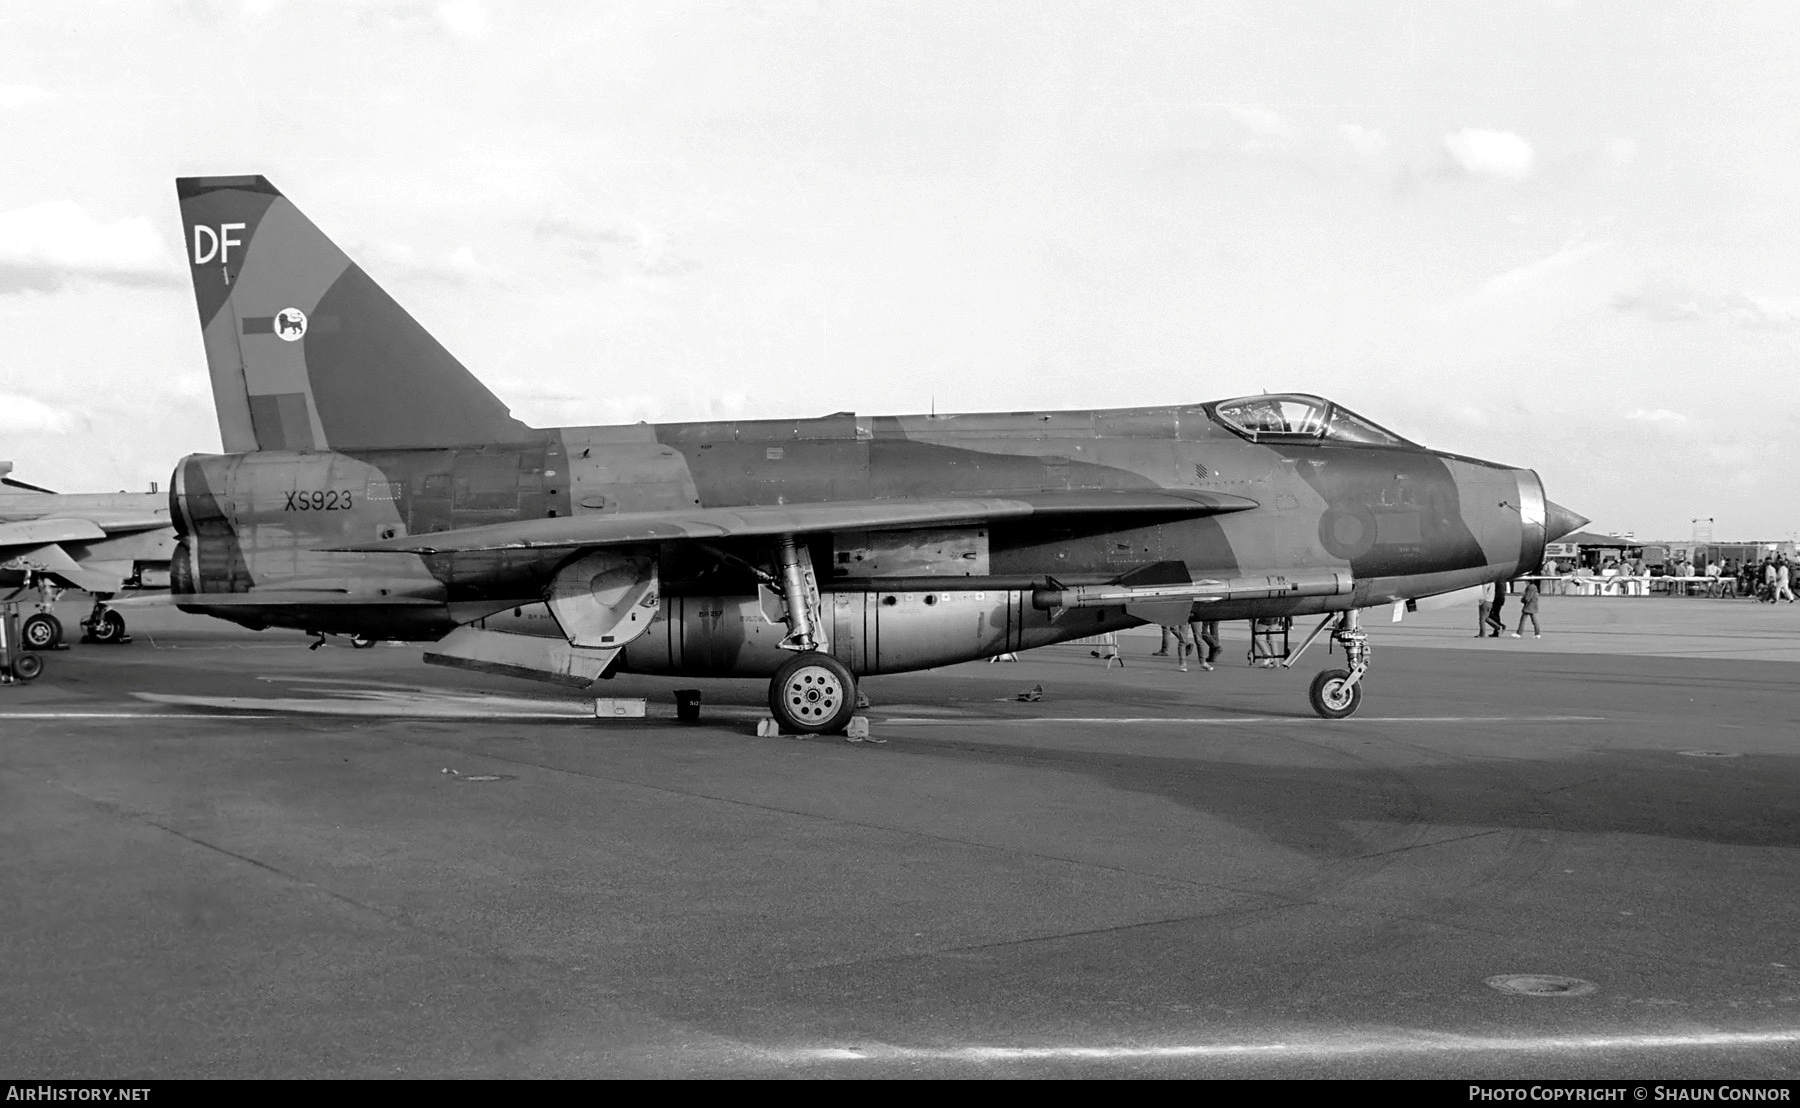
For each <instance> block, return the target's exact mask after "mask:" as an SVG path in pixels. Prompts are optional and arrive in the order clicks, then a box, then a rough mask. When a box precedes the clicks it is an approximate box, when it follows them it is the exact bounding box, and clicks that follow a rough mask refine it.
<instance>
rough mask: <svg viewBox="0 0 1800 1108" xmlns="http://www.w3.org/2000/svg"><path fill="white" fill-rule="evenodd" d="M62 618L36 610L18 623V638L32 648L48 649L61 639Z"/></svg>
mask: <svg viewBox="0 0 1800 1108" xmlns="http://www.w3.org/2000/svg"><path fill="white" fill-rule="evenodd" d="M62 633H63V626H62V620H60V619H57V618H56V617H55V616H53V615H51V614H50V613H49V612H38V613H36V614H34V615H32V616H30V617H29V618H27V619H26V620H25V622H24V623H21V624H19V639H20V641H22V642H23V643H24V644H25V645H26V646H28V647H30V648H31V649H32V650H49V649H50V648H51V647H54V646H55V645H56V644H57V643H59V642H61V641H62Z"/></svg>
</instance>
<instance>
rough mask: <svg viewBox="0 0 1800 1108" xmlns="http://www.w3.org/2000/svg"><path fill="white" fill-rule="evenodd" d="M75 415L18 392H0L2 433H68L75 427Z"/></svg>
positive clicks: (0, 429) (0, 426)
mask: <svg viewBox="0 0 1800 1108" xmlns="http://www.w3.org/2000/svg"><path fill="white" fill-rule="evenodd" d="M75 424H76V420H75V417H74V416H73V415H71V414H70V413H68V412H66V411H64V410H62V409H61V408H52V407H51V406H50V405H48V404H45V403H43V402H42V401H39V400H33V399H32V398H31V397H29V396H20V395H19V394H17V393H10V392H0V434H4V435H66V434H68V433H69V432H70V431H71V430H73V429H74V428H75Z"/></svg>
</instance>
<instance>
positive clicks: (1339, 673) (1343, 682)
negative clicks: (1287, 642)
mask: <svg viewBox="0 0 1800 1108" xmlns="http://www.w3.org/2000/svg"><path fill="white" fill-rule="evenodd" d="M1327 629H1329V630H1330V631H1331V641H1332V642H1334V643H1337V644H1339V645H1340V646H1342V647H1343V648H1344V660H1345V661H1346V662H1348V663H1349V667H1350V668H1348V669H1327V670H1323V671H1321V672H1320V673H1319V674H1318V675H1317V676H1315V677H1314V678H1313V680H1312V685H1311V686H1310V687H1309V688H1308V689H1307V691H1306V695H1307V699H1308V700H1309V701H1310V702H1311V703H1312V710H1313V711H1314V712H1316V713H1318V714H1319V715H1320V716H1322V717H1323V718H1325V719H1348V718H1349V717H1351V716H1353V715H1355V714H1356V710H1357V709H1358V708H1360V707H1362V698H1363V689H1362V679H1363V675H1364V674H1365V673H1367V672H1369V656H1370V654H1371V650H1370V648H1369V633H1368V632H1367V631H1364V630H1363V629H1362V628H1361V627H1359V626H1357V624H1356V609H1354V608H1352V609H1350V610H1349V611H1347V612H1334V613H1332V614H1331V615H1328V616H1326V617H1325V618H1324V619H1323V620H1322V621H1320V623H1319V625H1318V626H1317V627H1315V628H1313V631H1312V634H1310V635H1308V636H1306V641H1305V642H1303V643H1301V644H1300V649H1299V650H1296V651H1294V653H1293V654H1292V655H1290V656H1289V657H1288V658H1287V660H1286V661H1284V662H1282V665H1283V666H1284V667H1289V668H1291V667H1292V666H1293V664H1294V663H1295V662H1297V661H1299V659H1300V655H1301V654H1303V653H1305V652H1306V648H1307V647H1309V646H1311V645H1312V644H1313V640H1315V639H1317V638H1318V637H1319V635H1320V634H1321V633H1322V632H1324V631H1326V630H1327Z"/></svg>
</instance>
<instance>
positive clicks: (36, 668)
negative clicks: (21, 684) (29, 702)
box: [12, 654, 44, 681]
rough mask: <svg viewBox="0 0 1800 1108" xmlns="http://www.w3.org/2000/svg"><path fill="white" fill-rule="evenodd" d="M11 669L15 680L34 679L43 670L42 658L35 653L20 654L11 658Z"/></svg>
mask: <svg viewBox="0 0 1800 1108" xmlns="http://www.w3.org/2000/svg"><path fill="white" fill-rule="evenodd" d="M12 671H13V677H14V678H15V679H16V680H19V681H34V680H36V679H37V675H38V674H40V673H42V672H44V660H43V659H42V658H40V657H38V656H37V655H36V654H21V655H19V656H18V657H16V658H14V659H13V666H12Z"/></svg>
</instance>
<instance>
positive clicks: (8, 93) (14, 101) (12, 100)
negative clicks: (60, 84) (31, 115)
mask: <svg viewBox="0 0 1800 1108" xmlns="http://www.w3.org/2000/svg"><path fill="white" fill-rule="evenodd" d="M48 99H50V90H48V89H44V88H39V87H38V86H37V85H0V108H29V107H31V106H32V105H33V104H41V103H43V102H44V101H46V100H48Z"/></svg>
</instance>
